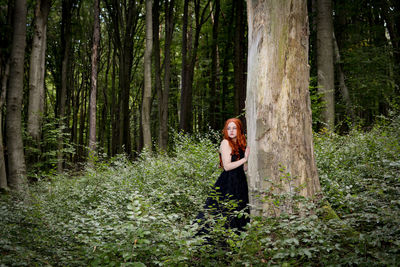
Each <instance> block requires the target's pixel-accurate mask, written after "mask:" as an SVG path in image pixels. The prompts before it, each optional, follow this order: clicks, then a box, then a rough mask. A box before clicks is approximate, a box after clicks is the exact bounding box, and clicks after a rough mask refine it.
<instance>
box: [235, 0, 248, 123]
mask: <svg viewBox="0 0 400 267" xmlns="http://www.w3.org/2000/svg"><path fill="white" fill-rule="evenodd" d="M235 5H236V16H235V19H236V20H235V27H236V28H235V60H234V80H235V115H236V116H238V115H240V114H242V113H243V109H244V106H245V99H246V84H245V76H244V75H245V64H244V43H243V41H244V36H245V35H244V7H243V0H236V1H235Z"/></svg>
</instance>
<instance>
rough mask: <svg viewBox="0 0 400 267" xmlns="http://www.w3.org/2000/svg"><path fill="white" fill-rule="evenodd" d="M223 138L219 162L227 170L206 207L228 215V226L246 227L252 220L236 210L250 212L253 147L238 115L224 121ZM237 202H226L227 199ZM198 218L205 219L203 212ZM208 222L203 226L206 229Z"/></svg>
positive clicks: (204, 231)
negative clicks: (248, 178) (249, 163)
mask: <svg viewBox="0 0 400 267" xmlns="http://www.w3.org/2000/svg"><path fill="white" fill-rule="evenodd" d="M223 134H224V139H223V140H222V142H221V146H220V166H221V167H222V168H223V169H224V171H223V172H222V173H221V175H220V176H219V178H218V180H217V182H216V183H215V185H214V188H213V192H215V194H212V196H210V197H208V198H207V200H206V204H205V206H204V208H205V209H206V210H207V212H208V213H209V214H213V215H217V214H222V215H223V216H224V217H227V223H226V224H225V227H229V228H237V229H239V230H243V227H244V226H245V225H246V224H247V222H248V221H249V219H248V216H237V215H236V214H234V212H235V211H241V210H244V211H245V212H247V213H248V207H247V204H248V203H249V196H248V188H247V181H246V175H245V173H244V171H245V168H247V166H245V165H246V162H247V159H248V157H249V154H250V149H249V148H248V147H247V148H246V137H245V136H244V133H243V128H242V123H241V122H240V120H239V119H236V118H232V119H228V120H227V121H226V122H225V127H224V130H223ZM228 202H229V203H234V204H233V205H226V203H228ZM197 219H200V220H204V213H200V214H199V215H198V216H197ZM206 228H208V225H206V227H203V228H202V229H201V230H200V232H199V233H200V234H201V233H207V232H208V230H207V229H206Z"/></svg>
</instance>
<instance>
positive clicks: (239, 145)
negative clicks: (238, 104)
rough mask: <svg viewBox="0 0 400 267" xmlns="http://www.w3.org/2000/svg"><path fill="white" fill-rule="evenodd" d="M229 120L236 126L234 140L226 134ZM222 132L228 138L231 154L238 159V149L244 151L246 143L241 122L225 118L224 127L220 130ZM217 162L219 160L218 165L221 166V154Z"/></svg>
mask: <svg viewBox="0 0 400 267" xmlns="http://www.w3.org/2000/svg"><path fill="white" fill-rule="evenodd" d="M231 122H233V123H235V124H236V128H237V136H236V142H234V141H233V140H232V139H231V138H230V137H229V135H228V124H229V123H231ZM222 133H223V135H224V139H226V140H228V142H229V146H230V147H231V148H232V154H231V155H236V156H237V158H238V159H239V150H242V151H244V150H245V149H246V145H247V143H246V136H245V135H244V131H243V126H242V122H241V121H240V120H239V119H236V118H231V119H227V120H226V122H225V126H224V129H223V130H222ZM219 162H220V166H221V167H223V165H222V159H221V155H220V157H219Z"/></svg>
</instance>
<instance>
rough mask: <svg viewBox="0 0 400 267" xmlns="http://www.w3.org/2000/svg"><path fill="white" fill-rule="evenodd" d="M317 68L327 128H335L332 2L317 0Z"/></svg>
mask: <svg viewBox="0 0 400 267" xmlns="http://www.w3.org/2000/svg"><path fill="white" fill-rule="evenodd" d="M317 7H318V8H317V9H318V12H317V68H318V91H319V92H321V93H322V100H323V101H324V102H325V103H326V106H325V108H324V109H323V112H322V119H323V122H324V123H325V126H326V127H327V128H328V129H329V130H330V131H333V130H334V128H335V87H334V86H335V84H334V67H333V40H332V36H333V21H332V0H317Z"/></svg>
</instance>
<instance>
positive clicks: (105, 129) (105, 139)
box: [99, 37, 111, 155]
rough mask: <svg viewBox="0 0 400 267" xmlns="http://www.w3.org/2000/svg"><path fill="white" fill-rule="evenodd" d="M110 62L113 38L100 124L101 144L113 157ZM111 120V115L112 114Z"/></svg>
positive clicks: (109, 51) (109, 53) (109, 45)
mask: <svg viewBox="0 0 400 267" xmlns="http://www.w3.org/2000/svg"><path fill="white" fill-rule="evenodd" d="M110 60H111V37H109V42H108V53H107V67H106V73H105V76H106V77H105V81H104V86H103V98H104V103H103V108H102V111H101V118H102V119H101V123H100V127H99V128H100V133H99V134H100V136H99V142H100V143H101V144H103V147H104V150H105V151H107V153H108V154H109V155H111V146H110V121H109V120H108V106H109V105H108V74H109V72H110V65H111V64H110ZM110 120H111V114H110Z"/></svg>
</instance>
